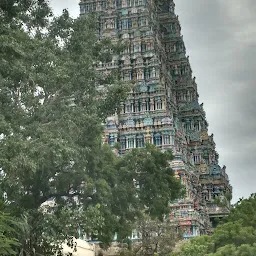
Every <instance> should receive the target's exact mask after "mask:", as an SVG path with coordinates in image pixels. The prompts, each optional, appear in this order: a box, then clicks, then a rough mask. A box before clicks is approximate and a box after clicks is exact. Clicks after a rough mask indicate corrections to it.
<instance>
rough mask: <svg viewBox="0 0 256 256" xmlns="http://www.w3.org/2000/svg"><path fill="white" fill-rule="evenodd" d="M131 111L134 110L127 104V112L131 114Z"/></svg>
mask: <svg viewBox="0 0 256 256" xmlns="http://www.w3.org/2000/svg"><path fill="white" fill-rule="evenodd" d="M131 110H132V107H131V104H127V105H126V112H131Z"/></svg>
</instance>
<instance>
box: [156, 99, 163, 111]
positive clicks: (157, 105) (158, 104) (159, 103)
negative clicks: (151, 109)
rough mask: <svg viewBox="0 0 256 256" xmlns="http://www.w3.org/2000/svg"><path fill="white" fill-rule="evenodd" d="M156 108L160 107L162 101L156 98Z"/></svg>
mask: <svg viewBox="0 0 256 256" xmlns="http://www.w3.org/2000/svg"><path fill="white" fill-rule="evenodd" d="M156 109H162V101H161V100H158V101H157V102H156Z"/></svg>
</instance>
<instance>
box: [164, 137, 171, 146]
mask: <svg viewBox="0 0 256 256" xmlns="http://www.w3.org/2000/svg"><path fill="white" fill-rule="evenodd" d="M164 144H165V145H169V144H170V135H164Z"/></svg>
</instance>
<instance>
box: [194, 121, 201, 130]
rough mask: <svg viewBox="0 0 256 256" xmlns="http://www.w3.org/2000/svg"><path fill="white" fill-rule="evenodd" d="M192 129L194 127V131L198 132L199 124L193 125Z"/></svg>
mask: <svg viewBox="0 0 256 256" xmlns="http://www.w3.org/2000/svg"><path fill="white" fill-rule="evenodd" d="M194 127H195V130H196V131H199V130H200V126H199V123H195V125H194Z"/></svg>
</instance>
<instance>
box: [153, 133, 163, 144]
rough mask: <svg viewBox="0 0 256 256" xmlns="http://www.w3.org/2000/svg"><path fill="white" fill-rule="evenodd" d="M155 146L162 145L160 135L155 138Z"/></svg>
mask: <svg viewBox="0 0 256 256" xmlns="http://www.w3.org/2000/svg"><path fill="white" fill-rule="evenodd" d="M154 144H155V145H156V146H160V145H162V137H161V135H160V134H159V133H157V134H156V135H155V136H154Z"/></svg>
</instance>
